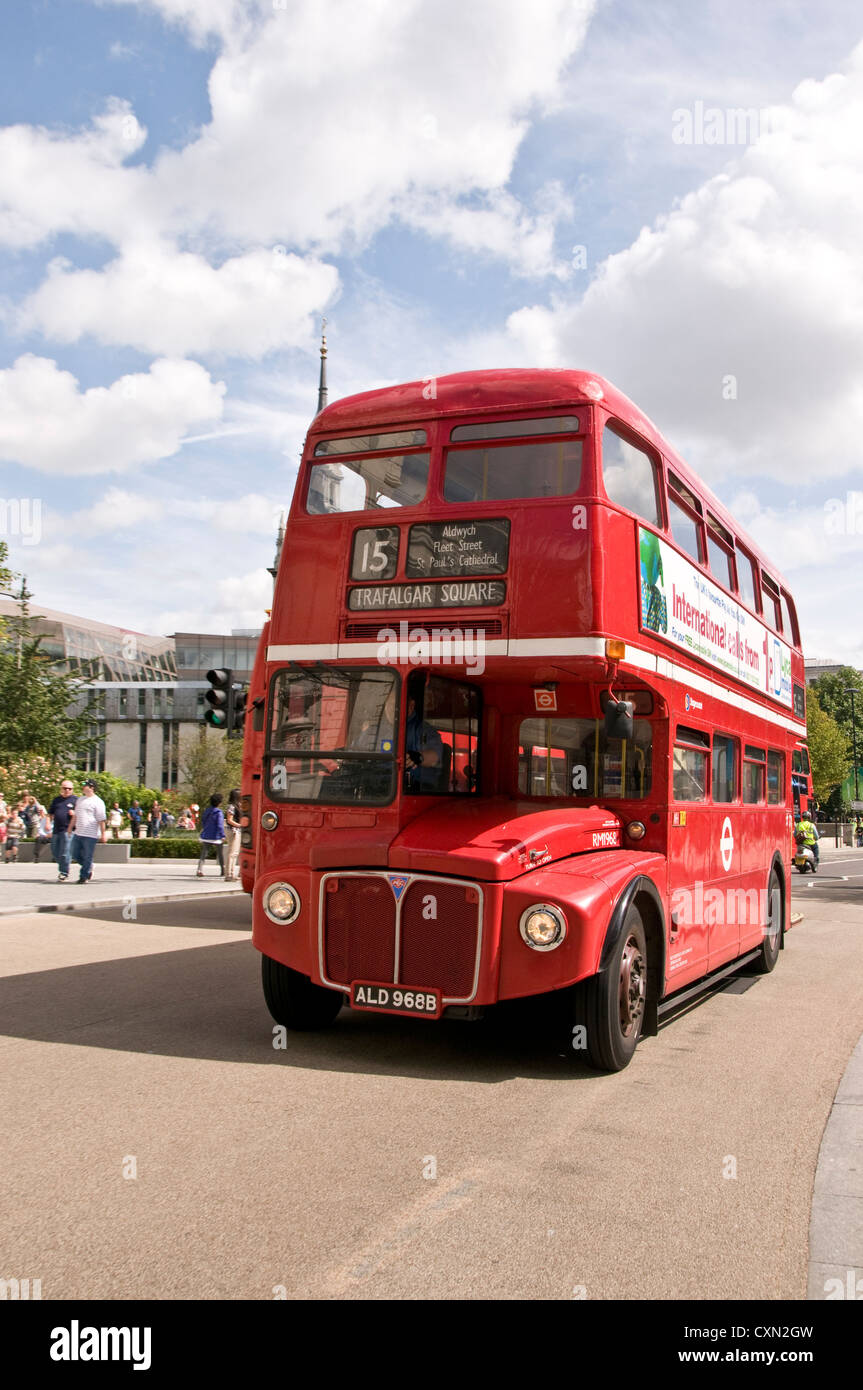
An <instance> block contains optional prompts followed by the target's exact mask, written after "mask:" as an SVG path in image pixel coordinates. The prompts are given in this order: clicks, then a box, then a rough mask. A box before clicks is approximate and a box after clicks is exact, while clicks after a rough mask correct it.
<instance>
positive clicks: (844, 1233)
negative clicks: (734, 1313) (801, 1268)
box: [808, 1037, 863, 1300]
mask: <svg viewBox="0 0 863 1390" xmlns="http://www.w3.org/2000/svg"><path fill="white" fill-rule="evenodd" d="M808 1297H809V1298H810V1299H818V1300H822V1299H831V1300H838V1299H861V1298H863V1037H861V1039H860V1041H859V1042H858V1044H857V1046H856V1047H855V1049H854V1051H853V1053H852V1054H851V1059H850V1061H849V1063H848V1066H847V1067H846V1068H845V1073H844V1075H843V1077H842V1080H841V1082H840V1083H839V1088H838V1090H837V1092H836V1096H835V1099H834V1101H833V1108H832V1109H831V1111H830V1115H829V1117H828V1120H827V1124H826V1126H825V1129H824V1137H823V1138H822V1140H821V1151H820V1153H819V1155H818V1167H817V1169H816V1171H815V1189H814V1192H813V1194H812V1212H811V1218H810V1224H809V1293H808Z"/></svg>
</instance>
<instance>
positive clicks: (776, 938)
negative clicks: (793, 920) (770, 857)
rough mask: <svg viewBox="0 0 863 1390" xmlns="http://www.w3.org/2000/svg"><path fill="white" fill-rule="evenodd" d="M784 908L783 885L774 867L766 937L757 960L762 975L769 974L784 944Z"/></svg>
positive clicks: (765, 929)
mask: <svg viewBox="0 0 863 1390" xmlns="http://www.w3.org/2000/svg"><path fill="white" fill-rule="evenodd" d="M783 909H784V904H783V901H782V887H781V885H780V883H779V875H778V874H777V872H776V870H775V869H773V871H772V872H771V874H770V883H769V885H768V888H767V922H766V924H765V927H764V939H763V940H762V942H761V951H760V953H759V956H758V960H757V961H756V962H755V969H756V970H757V971H758V972H759V974H761V975H769V974H770V972H771V970H772V969H773V967H774V966H775V965H776V962H777V961H778V959H779V951H780V948H781V946H782V917H783Z"/></svg>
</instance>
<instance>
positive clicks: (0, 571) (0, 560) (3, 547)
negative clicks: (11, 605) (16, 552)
mask: <svg viewBox="0 0 863 1390" xmlns="http://www.w3.org/2000/svg"><path fill="white" fill-rule="evenodd" d="M8 559H9V547H8V545H7V544H6V542H5V541H0V594H8V593H11V591H12V580H13V578H14V575H13V574H12V571H11V570H10V569H9V568H8V567H7V564H6V561H7V560H8Z"/></svg>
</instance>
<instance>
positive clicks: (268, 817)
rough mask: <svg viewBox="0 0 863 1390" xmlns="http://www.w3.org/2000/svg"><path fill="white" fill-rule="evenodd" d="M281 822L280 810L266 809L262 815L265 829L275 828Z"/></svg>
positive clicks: (262, 823)
mask: <svg viewBox="0 0 863 1390" xmlns="http://www.w3.org/2000/svg"><path fill="white" fill-rule="evenodd" d="M278 823H279V813H278V811H265V812H264V814H263V815H262V816H261V825H262V826H263V827H264V829H265V830H275V828H276V826H277V825H278Z"/></svg>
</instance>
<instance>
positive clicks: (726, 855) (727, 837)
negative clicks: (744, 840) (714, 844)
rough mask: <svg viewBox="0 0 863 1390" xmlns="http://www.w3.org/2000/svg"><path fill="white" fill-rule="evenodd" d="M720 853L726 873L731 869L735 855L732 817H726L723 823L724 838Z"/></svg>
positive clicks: (720, 845) (721, 842)
mask: <svg viewBox="0 0 863 1390" xmlns="http://www.w3.org/2000/svg"><path fill="white" fill-rule="evenodd" d="M719 853H720V854H721V855H722V867H723V869H724V870H725V872H726V873H728V870H729V869H730V868H731V856H732V854H733V853H734V833H733V831H732V829H731V817H730V816H726V817H725V820H724V821H723V822H722V838H721V839H720V841H719Z"/></svg>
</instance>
